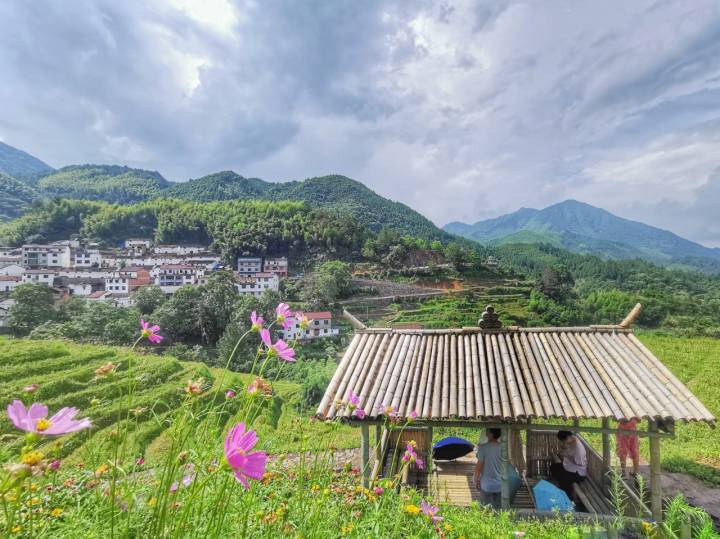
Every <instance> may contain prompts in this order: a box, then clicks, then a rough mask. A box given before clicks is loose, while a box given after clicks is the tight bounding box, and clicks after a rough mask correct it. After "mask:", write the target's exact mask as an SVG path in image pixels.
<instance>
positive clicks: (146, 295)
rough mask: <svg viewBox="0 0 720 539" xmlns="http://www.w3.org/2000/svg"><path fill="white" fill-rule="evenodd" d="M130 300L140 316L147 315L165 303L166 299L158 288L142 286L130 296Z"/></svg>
mask: <svg viewBox="0 0 720 539" xmlns="http://www.w3.org/2000/svg"><path fill="white" fill-rule="evenodd" d="M131 299H132V301H133V305H134V307H135V308H136V309H137V310H138V311H139V312H140V314H144V315H148V314H150V313H152V312H153V311H154V310H155V309H157V308H158V307H160V306H161V305H162V304H163V303H165V300H166V299H167V298H166V297H165V292H163V291H162V289H161V288H160V287H159V286H142V287H140V288H139V289H138V290H137V291H135V292H133V293H132V294H131Z"/></svg>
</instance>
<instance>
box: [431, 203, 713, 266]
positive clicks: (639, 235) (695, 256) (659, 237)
mask: <svg viewBox="0 0 720 539" xmlns="http://www.w3.org/2000/svg"><path fill="white" fill-rule="evenodd" d="M443 229H444V230H445V231H446V232H449V233H451V234H456V235H459V236H464V237H466V238H469V239H472V240H475V241H478V242H480V243H483V244H490V245H498V244H509V243H547V244H551V245H555V246H557V247H562V248H564V249H567V250H569V251H572V252H576V253H588V254H594V255H598V256H601V257H603V258H616V259H629V258H639V259H642V260H647V261H649V262H653V263H655V264H659V265H664V266H676V267H693V268H698V269H705V270H710V271H720V249H717V248H710V247H705V246H703V245H700V244H699V243H695V242H693V241H690V240H687V239H685V238H681V237H680V236H678V235H677V234H674V233H672V232H670V231H668V230H663V229H660V228H656V227H653V226H650V225H646V224H643V223H640V222H637V221H631V220H630V219H624V218H622V217H618V216H617V215H614V214H612V213H610V212H609V211H606V210H603V209H601V208H597V207H595V206H591V205H590V204H585V203H583V202H579V201H577V200H566V201H564V202H560V203H558V204H553V205H552V206H548V207H547V208H544V209H541V210H537V209H532V208H521V209H519V210H517V211H515V212H513V213H509V214H506V215H501V216H500V217H496V218H494V219H487V220H484V221H478V222H477V223H474V224H466V223H461V222H453V223H448V224H447V225H445V226H444V227H443Z"/></svg>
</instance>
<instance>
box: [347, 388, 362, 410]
mask: <svg viewBox="0 0 720 539" xmlns="http://www.w3.org/2000/svg"><path fill="white" fill-rule="evenodd" d="M346 398H347V401H348V408H350V411H353V410H354V409H355V408H357V407H358V406H360V397H358V396H357V395H356V394H355V393H353V392H352V391H351V390H348V392H347V397H346Z"/></svg>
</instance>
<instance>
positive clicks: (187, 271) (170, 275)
mask: <svg viewBox="0 0 720 539" xmlns="http://www.w3.org/2000/svg"><path fill="white" fill-rule="evenodd" d="M150 275H151V277H153V278H154V279H155V284H156V285H157V286H159V287H160V288H161V289H162V291H163V292H165V293H166V294H172V293H174V292H175V291H176V290H177V289H178V288H180V287H182V286H188V285H195V284H197V281H198V279H199V278H200V277H202V276H204V275H205V269H204V268H199V267H197V266H192V265H190V264H164V265H162V266H158V267H156V268H153V269H152V271H151V272H150Z"/></svg>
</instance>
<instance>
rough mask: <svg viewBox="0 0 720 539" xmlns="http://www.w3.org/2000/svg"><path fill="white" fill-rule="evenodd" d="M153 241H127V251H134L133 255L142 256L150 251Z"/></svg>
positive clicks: (136, 239)
mask: <svg viewBox="0 0 720 539" xmlns="http://www.w3.org/2000/svg"><path fill="white" fill-rule="evenodd" d="M152 243H153V242H152V240H148V239H138V238H135V239H130V240H125V249H127V250H128V251H132V252H133V253H137V254H142V253H144V252H145V251H148V250H149V249H150V247H152Z"/></svg>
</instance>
